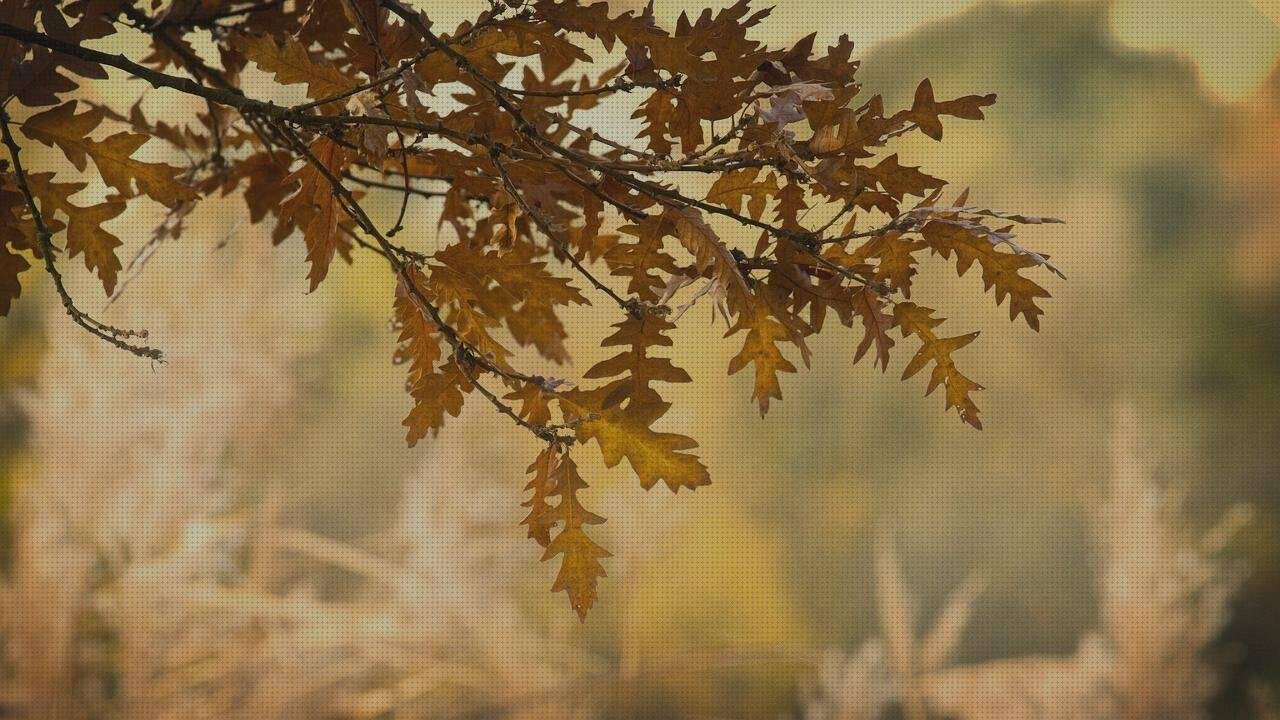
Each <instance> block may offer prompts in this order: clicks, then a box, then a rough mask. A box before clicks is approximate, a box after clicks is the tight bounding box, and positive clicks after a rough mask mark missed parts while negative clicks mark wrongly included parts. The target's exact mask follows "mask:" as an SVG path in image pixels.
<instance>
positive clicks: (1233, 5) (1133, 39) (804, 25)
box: [617, 0, 1280, 101]
mask: <svg viewBox="0 0 1280 720" xmlns="http://www.w3.org/2000/svg"><path fill="white" fill-rule="evenodd" d="M994 1H997V0H773V2H772V3H770V2H767V1H762V2H759V3H757V5H758V6H760V7H765V6H767V5H769V4H772V5H774V11H773V16H772V17H771V18H770V20H769V21H768V23H769V24H770V25H769V26H770V27H771V28H773V29H774V30H775V32H776V33H777V34H785V35H787V36H789V37H800V36H802V35H805V34H808V33H810V32H813V31H814V30H817V31H818V34H819V38H820V39H822V40H831V39H834V38H836V37H838V36H839V35H840V34H841V33H848V34H849V35H850V37H852V38H853V39H854V41H855V42H857V43H858V45H859V46H860V47H862V48H863V49H864V50H865V49H867V48H869V47H871V46H872V45H874V44H875V43H877V42H881V41H883V40H885V39H888V38H892V37H895V36H898V35H902V34H904V33H907V32H910V31H911V30H912V29H914V28H916V27H918V26H920V25H922V24H925V23H928V22H930V21H934V20H937V19H939V18H942V17H946V16H947V15H950V14H952V13H955V12H959V11H962V10H965V9H967V8H969V7H972V6H974V5H977V4H980V3H983V2H994ZM1005 1H1007V2H1015V3H1017V2H1029V1H1033V0H1005ZM1078 1H1082V2H1091V1H1093V0H1078ZM617 4H618V5H625V4H626V3H621V2H620V3H617ZM634 4H635V5H637V6H639V5H640V4H641V3H639V2H636V3H634ZM704 4H706V5H710V6H713V7H719V6H723V5H725V4H727V0H713V1H711V2H706V3H700V2H696V1H695V0H656V1H655V6H656V8H657V13H658V14H659V16H662V17H664V18H673V17H675V16H676V15H677V14H678V13H679V12H680V11H681V10H689V11H690V12H691V13H692V12H693V9H694V8H695V7H701V6H702V5H704ZM1112 4H1113V8H1112V20H1113V23H1114V26H1115V29H1116V34H1117V36H1118V37H1119V38H1120V39H1121V40H1122V41H1123V42H1125V43H1127V44H1129V45H1131V46H1133V47H1136V48H1142V49H1147V50H1174V51H1177V52H1180V53H1183V54H1185V55H1187V56H1189V57H1191V58H1192V59H1193V60H1194V61H1195V62H1196V63H1197V65H1198V66H1199V67H1200V68H1201V72H1202V73H1203V76H1204V80H1205V83H1206V85H1207V86H1208V87H1209V88H1211V89H1212V90H1213V91H1214V92H1215V93H1217V94H1218V95H1219V96H1220V97H1222V98H1223V99H1224V100H1228V101H1234V100H1239V99H1241V98H1244V97H1247V96H1248V95H1249V94H1251V93H1252V92H1253V91H1254V90H1256V89H1257V87H1258V86H1259V84H1260V83H1262V81H1263V80H1265V79H1266V78H1267V76H1268V75H1269V74H1270V72H1271V69H1272V68H1273V67H1274V66H1275V63H1276V60H1277V58H1278V57H1280V0H1112Z"/></svg>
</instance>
